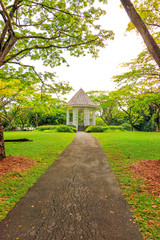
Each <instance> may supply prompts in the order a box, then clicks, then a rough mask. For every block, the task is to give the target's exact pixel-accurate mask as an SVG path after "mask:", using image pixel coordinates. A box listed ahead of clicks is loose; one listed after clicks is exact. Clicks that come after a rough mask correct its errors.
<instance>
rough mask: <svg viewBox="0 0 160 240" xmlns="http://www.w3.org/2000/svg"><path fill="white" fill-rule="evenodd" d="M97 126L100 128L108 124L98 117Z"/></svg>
mask: <svg viewBox="0 0 160 240" xmlns="http://www.w3.org/2000/svg"><path fill="white" fill-rule="evenodd" d="M96 125H98V126H106V124H105V123H104V121H103V120H102V118H100V117H96Z"/></svg>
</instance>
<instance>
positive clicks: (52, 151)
mask: <svg viewBox="0 0 160 240" xmlns="http://www.w3.org/2000/svg"><path fill="white" fill-rule="evenodd" d="M4 136H5V139H17V138H27V139H30V140H33V142H19V143H18V142H17V143H15V142H12V143H5V147H6V154H7V155H14V156H23V157H28V158H31V159H34V160H36V161H37V165H36V166H34V167H33V168H32V169H29V170H27V171H26V172H24V173H22V174H21V176H20V175H19V174H18V173H16V172H14V173H11V174H8V175H6V176H3V177H1V178H0V182H1V185H0V220H2V219H3V218H4V217H5V216H6V214H7V213H8V212H9V211H10V210H11V209H12V208H13V206H14V205H15V203H16V202H17V201H18V200H19V199H20V198H22V197H23V196H24V195H25V194H26V192H27V191H28V189H29V188H30V187H31V186H32V185H33V184H34V183H35V182H36V181H37V179H38V178H39V177H40V176H41V175H42V174H43V173H44V172H45V170H46V169H47V168H48V167H49V166H50V165H51V164H52V163H53V162H54V160H55V159H56V158H57V156H58V155H60V154H61V153H62V152H63V150H64V149H65V148H66V147H67V146H68V145H69V144H70V143H71V142H72V140H73V138H74V136H75V133H44V132H5V134H4Z"/></svg>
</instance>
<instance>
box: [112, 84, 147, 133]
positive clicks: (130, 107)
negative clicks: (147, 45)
mask: <svg viewBox="0 0 160 240" xmlns="http://www.w3.org/2000/svg"><path fill="white" fill-rule="evenodd" d="M116 97H117V100H118V104H119V107H120V109H121V110H122V111H123V112H124V113H125V114H126V115H127V116H128V121H129V123H130V125H131V130H132V131H133V130H134V125H135V124H138V123H140V122H141V121H142V119H143V116H142V112H146V111H147V108H146V106H145V105H144V104H143V102H142V99H141V95H140V93H139V90H138V89H137V88H135V87H134V88H133V87H132V86H131V85H125V86H123V87H121V88H120V89H118V90H117V91H116Z"/></svg>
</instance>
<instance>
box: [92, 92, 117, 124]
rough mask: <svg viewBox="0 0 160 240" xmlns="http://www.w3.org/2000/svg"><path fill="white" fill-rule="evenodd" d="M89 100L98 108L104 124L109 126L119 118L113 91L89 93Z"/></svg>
mask: <svg viewBox="0 0 160 240" xmlns="http://www.w3.org/2000/svg"><path fill="white" fill-rule="evenodd" d="M88 94H89V96H90V98H92V100H93V101H94V102H95V103H96V104H97V105H98V106H99V107H98V109H97V110H98V111H99V115H100V117H101V119H102V120H103V122H104V124H107V125H111V124H112V123H113V121H114V120H115V119H118V118H119V117H120V111H119V108H118V103H117V100H116V95H115V93H114V91H112V92H107V91H90V92H88Z"/></svg>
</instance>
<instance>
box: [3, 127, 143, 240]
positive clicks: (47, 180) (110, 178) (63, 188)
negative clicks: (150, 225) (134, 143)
mask: <svg viewBox="0 0 160 240" xmlns="http://www.w3.org/2000/svg"><path fill="white" fill-rule="evenodd" d="M0 229H1V234H0V239H1V240H8V239H14V240H16V239H18V240H33V239H34V240H35V239H36V240H63V239H66V240H79V239H82V240H140V239H143V238H142V236H141V234H140V232H139V229H138V227H137V226H136V224H134V223H133V219H132V215H131V213H130V209H129V206H128V204H127V203H126V201H125V199H124V196H123V195H122V193H121V189H120V186H119V183H118V182H117V180H116V178H115V176H114V174H113V172H112V170H111V168H110V165H109V163H108V160H107V158H106V156H105V154H104V152H103V150H102V148H101V146H100V144H99V142H98V141H97V140H96V139H95V138H94V137H93V136H91V135H90V134H88V133H84V132H78V133H77V134H76V137H75V139H74V140H73V142H72V143H71V144H70V145H69V146H68V147H67V148H66V149H65V151H64V152H63V153H62V154H61V155H60V156H59V157H58V158H57V160H56V161H55V162H54V163H53V164H52V166H51V167H50V168H49V169H48V170H47V171H46V172H45V174H43V175H42V176H41V177H40V179H39V180H38V181H37V182H36V183H35V184H34V186H33V187H32V188H31V189H30V190H29V191H28V193H27V194H26V195H25V196H24V197H23V198H22V199H21V200H20V201H19V202H18V203H17V204H16V206H15V207H14V208H13V210H12V211H11V212H10V213H9V214H8V215H7V217H6V218H5V219H4V220H3V221H2V222H1V223H0Z"/></svg>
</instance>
